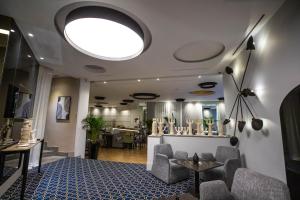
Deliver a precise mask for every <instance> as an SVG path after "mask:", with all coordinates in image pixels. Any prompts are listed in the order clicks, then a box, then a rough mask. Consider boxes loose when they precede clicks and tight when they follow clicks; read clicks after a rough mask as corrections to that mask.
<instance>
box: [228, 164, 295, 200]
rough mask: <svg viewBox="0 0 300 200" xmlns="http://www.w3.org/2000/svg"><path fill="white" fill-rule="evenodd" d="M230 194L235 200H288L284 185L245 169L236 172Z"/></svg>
mask: <svg viewBox="0 0 300 200" xmlns="http://www.w3.org/2000/svg"><path fill="white" fill-rule="evenodd" d="M231 193H232V195H233V196H234V197H235V199H236V200H253V199H263V200H290V195H289V190H288V187H287V185H286V184H285V183H283V182H282V181H280V180H277V179H275V178H272V177H268V176H265V175H263V174H260V173H258V172H255V171H252V170H250V169H246V168H239V169H238V170H236V172H235V175H234V181H233V184H232V189H231Z"/></svg>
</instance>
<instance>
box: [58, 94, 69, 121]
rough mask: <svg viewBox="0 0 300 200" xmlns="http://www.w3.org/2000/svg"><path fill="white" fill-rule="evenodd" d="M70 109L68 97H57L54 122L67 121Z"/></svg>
mask: <svg viewBox="0 0 300 200" xmlns="http://www.w3.org/2000/svg"><path fill="white" fill-rule="evenodd" d="M70 108H71V97H70V96H59V97H58V101H57V107H56V120H69V119H70Z"/></svg>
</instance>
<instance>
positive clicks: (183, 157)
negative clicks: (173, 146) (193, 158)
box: [174, 151, 188, 160]
mask: <svg viewBox="0 0 300 200" xmlns="http://www.w3.org/2000/svg"><path fill="white" fill-rule="evenodd" d="M174 158H175V159H178V160H187V159H188V153H187V152H185V151H176V152H175V154H174Z"/></svg>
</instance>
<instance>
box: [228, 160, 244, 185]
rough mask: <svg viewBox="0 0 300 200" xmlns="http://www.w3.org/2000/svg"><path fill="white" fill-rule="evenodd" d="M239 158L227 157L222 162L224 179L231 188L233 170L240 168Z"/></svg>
mask: <svg viewBox="0 0 300 200" xmlns="http://www.w3.org/2000/svg"><path fill="white" fill-rule="evenodd" d="M241 166H242V164H241V160H240V159H227V160H226V161H225V163H224V172H225V180H226V182H227V185H228V187H229V188H231V185H232V182H233V177H234V174H235V171H236V170H237V169H238V168H241Z"/></svg>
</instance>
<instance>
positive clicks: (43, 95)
mask: <svg viewBox="0 0 300 200" xmlns="http://www.w3.org/2000/svg"><path fill="white" fill-rule="evenodd" d="M52 76H53V74H52V70H51V69H48V68H46V67H42V66H40V67H39V74H38V79H37V85H36V92H35V100H34V108H33V129H36V138H38V139H43V138H44V131H45V124H46V117H47V110H48V101H49V95H50V90H51V83H52ZM40 148H41V146H40V145H37V146H35V147H34V148H33V149H32V150H31V155H30V163H29V166H30V167H35V166H38V161H39V157H40Z"/></svg>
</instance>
